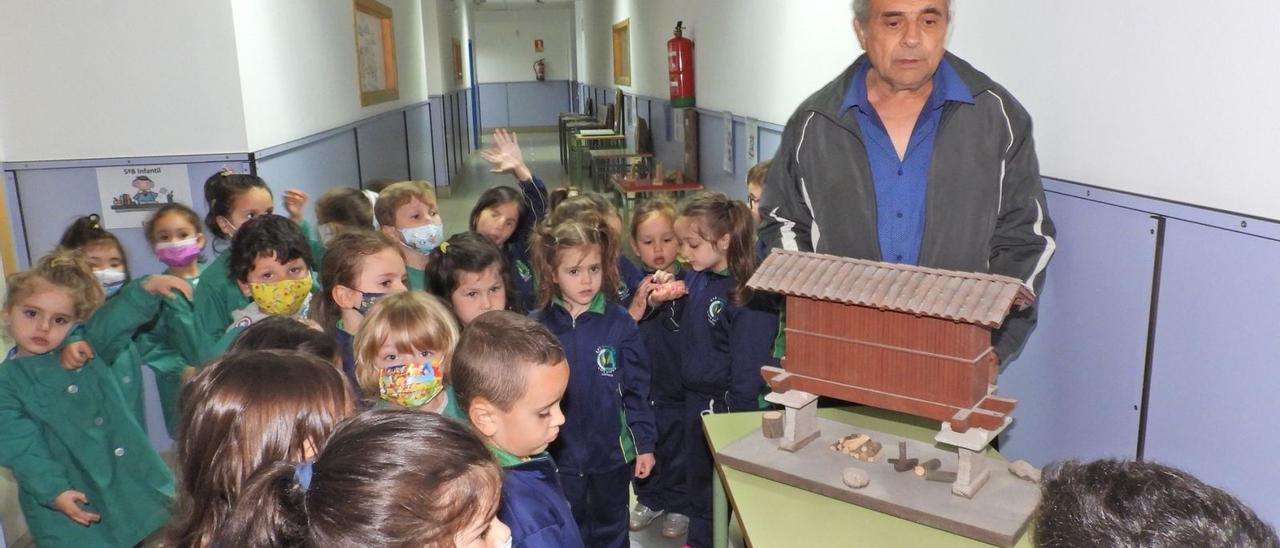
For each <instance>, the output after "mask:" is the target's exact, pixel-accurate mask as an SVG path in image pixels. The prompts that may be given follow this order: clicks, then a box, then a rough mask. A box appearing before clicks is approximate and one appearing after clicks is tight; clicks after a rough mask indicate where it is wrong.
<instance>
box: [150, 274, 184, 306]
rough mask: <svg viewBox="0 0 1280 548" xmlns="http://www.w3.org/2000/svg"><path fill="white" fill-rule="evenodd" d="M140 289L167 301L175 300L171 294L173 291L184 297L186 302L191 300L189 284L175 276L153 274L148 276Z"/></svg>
mask: <svg viewBox="0 0 1280 548" xmlns="http://www.w3.org/2000/svg"><path fill="white" fill-rule="evenodd" d="M142 289H144V290H145V291H146V292H147V293H151V294H152V295H159V296H161V297H165V298H169V299H175V298H177V297H176V296H175V295H174V294H173V292H174V291H177V292H179V293H182V294H183V295H185V296H186V297H187V300H191V293H192V291H191V284H189V283H187V281H186V280H184V279H182V278H179V277H177V276H170V275H168V274H155V275H152V276H148V277H147V279H146V281H144V282H142Z"/></svg>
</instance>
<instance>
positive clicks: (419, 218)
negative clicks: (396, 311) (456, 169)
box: [373, 181, 444, 290]
mask: <svg viewBox="0 0 1280 548" xmlns="http://www.w3.org/2000/svg"><path fill="white" fill-rule="evenodd" d="M373 214H374V217H375V218H376V219H377V221H378V226H380V227H381V230H382V233H383V234H386V235H387V237H388V238H391V239H392V240H394V241H397V242H400V244H401V245H400V251H401V253H403V254H404V262H405V264H406V265H407V266H408V270H409V289H414V290H424V289H426V281H425V275H424V274H423V271H424V270H426V268H427V255H428V254H430V253H431V252H432V251H434V250H435V249H436V247H438V246H439V245H440V242H443V241H444V221H442V220H440V207H439V205H438V204H437V203H436V193H435V191H434V190H432V188H431V183H429V182H427V181H401V182H399V183H395V184H393V185H391V186H388V187H387V188H384V189H382V192H380V193H378V202H377V204H375V205H374V207H373Z"/></svg>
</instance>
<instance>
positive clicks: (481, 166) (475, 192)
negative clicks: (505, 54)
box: [439, 130, 684, 548]
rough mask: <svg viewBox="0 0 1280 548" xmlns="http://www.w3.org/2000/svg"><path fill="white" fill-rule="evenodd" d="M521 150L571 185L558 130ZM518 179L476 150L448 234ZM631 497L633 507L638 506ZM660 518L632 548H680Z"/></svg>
mask: <svg viewBox="0 0 1280 548" xmlns="http://www.w3.org/2000/svg"><path fill="white" fill-rule="evenodd" d="M518 138H519V140H520V149H521V150H522V151H523V152H524V162H525V165H527V166H529V170H530V171H532V172H533V173H534V174H536V175H537V176H538V177H541V178H542V181H543V182H544V183H545V184H546V185H547V190H552V189H556V188H560V187H561V186H566V185H568V183H569V175H568V174H566V173H565V172H564V170H563V169H561V167H560V141H559V137H558V136H557V135H556V132H555V130H543V131H520V132H519V133H518ZM492 143H493V133H492V132H489V133H488V134H486V135H484V136H483V138H482V139H481V144H480V149H481V150H482V149H484V148H486V147H488V146H490V145H491V144H492ZM515 184H516V183H515V177H512V176H511V175H509V174H505V173H490V172H489V164H488V163H487V162H485V161H484V159H483V158H481V157H480V154H479V153H478V151H473V152H472V153H471V154H470V155H469V156H468V157H467V160H466V163H465V165H464V166H463V168H462V169H461V170H460V171H459V173H458V176H457V178H456V179H455V180H454V181H453V184H452V185H450V186H451V187H452V188H451V189H450V191H449V196H448V197H447V198H440V199H439V202H440V216H441V218H443V219H444V228H445V234H454V233H456V232H460V231H463V230H466V229H467V221H468V219H469V218H470V216H471V207H472V206H473V205H475V203H476V198H479V197H480V194H482V193H483V192H484V191H485V190H487V189H489V188H491V187H495V186H499V185H511V186H515ZM634 500H635V498H634V496H633V497H632V505H634V504H635V502H634ZM660 522H661V519H659V520H656V521H655V522H654V524H653V525H650V526H649V527H647V528H645V529H643V530H641V531H638V532H634V533H632V534H631V546H632V547H633V548H669V547H670V548H679V547H680V546H682V545H683V544H684V543H683V539H681V540H671V539H668V538H665V537H663V536H662V534H661V525H660Z"/></svg>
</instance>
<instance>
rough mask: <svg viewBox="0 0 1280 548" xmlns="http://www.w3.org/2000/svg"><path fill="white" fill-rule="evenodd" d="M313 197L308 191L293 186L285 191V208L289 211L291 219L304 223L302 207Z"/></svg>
mask: <svg viewBox="0 0 1280 548" xmlns="http://www.w3.org/2000/svg"><path fill="white" fill-rule="evenodd" d="M310 199H311V197H310V196H308V195H307V193H306V192H303V191H301V190H298V189H296V188H292V189H289V190H286V191H284V208H285V209H286V210H288V211H289V220H290V221H293V222H295V223H299V224H301V223H302V208H303V206H306V205H307V200H310Z"/></svg>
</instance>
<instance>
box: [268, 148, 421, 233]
mask: <svg viewBox="0 0 1280 548" xmlns="http://www.w3.org/2000/svg"><path fill="white" fill-rule="evenodd" d="M397 146H398V148H399V149H400V150H401V151H403V149H404V142H403V141H402V142H400V143H399V144H398V145H397ZM401 156H403V152H401ZM358 161H359V160H357V158H356V142H355V132H352V131H342V132H339V133H336V134H334V135H331V136H329V137H328V138H325V139H321V140H319V141H315V142H311V143H307V144H304V145H302V146H299V147H296V148H291V149H287V150H284V151H281V152H279V153H277V154H273V155H270V156H265V157H260V158H259V159H258V176H260V177H262V178H263V179H265V180H266V181H267V184H269V185H271V190H272V191H274V193H275V198H276V211H277V212H279V213H280V214H282V215H283V214H285V208H284V191H285V190H286V189H290V188H296V189H298V190H301V191H303V192H306V193H307V194H309V195H310V196H311V202H310V203H308V204H307V206H308V207H306V213H305V215H306V217H307V218H308V219H311V220H312V221H314V220H315V208H314V205H315V201H316V200H318V199H319V198H320V195H321V194H324V193H325V191H327V190H329V189H331V188H335V187H340V186H349V187H357V188H358V187H359V186H360V174H359V170H358V168H357V166H358V163H357V162H358Z"/></svg>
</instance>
